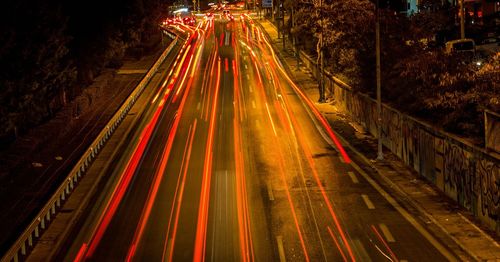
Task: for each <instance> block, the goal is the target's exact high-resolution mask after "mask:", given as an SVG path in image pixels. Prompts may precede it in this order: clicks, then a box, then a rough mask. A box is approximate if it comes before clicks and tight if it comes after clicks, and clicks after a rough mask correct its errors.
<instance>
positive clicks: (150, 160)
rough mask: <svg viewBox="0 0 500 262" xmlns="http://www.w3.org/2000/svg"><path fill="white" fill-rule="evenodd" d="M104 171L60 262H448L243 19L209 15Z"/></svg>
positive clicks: (189, 30)
mask: <svg viewBox="0 0 500 262" xmlns="http://www.w3.org/2000/svg"><path fill="white" fill-rule="evenodd" d="M172 28H173V29H175V30H177V31H178V32H179V33H180V34H181V35H184V36H185V37H186V41H185V44H184V46H183V47H182V49H181V50H180V51H179V53H178V56H177V58H176V62H175V63H174V65H173V67H172V68H171V70H170V72H169V73H168V74H167V77H166V79H165V80H164V81H162V82H161V85H160V86H158V91H157V95H155V96H154V98H153V99H152V100H151V102H150V103H149V104H148V106H147V107H146V108H144V112H143V113H142V115H141V118H140V119H141V120H140V121H138V122H137V126H135V127H134V132H133V135H132V136H130V137H127V138H125V139H127V140H128V143H126V146H125V147H124V148H120V154H117V156H116V158H115V159H110V160H109V161H111V162H112V167H113V168H111V169H110V170H112V171H111V172H112V174H111V179H110V181H109V182H108V183H107V184H106V185H104V186H103V188H102V190H101V192H102V193H101V195H100V196H99V197H98V198H97V200H96V201H95V204H94V205H93V207H92V208H91V210H89V212H88V215H87V218H86V220H85V221H84V223H83V225H82V227H81V228H80V229H79V230H78V233H77V235H76V237H75V238H74V239H73V243H71V245H70V248H69V249H68V250H67V253H66V255H65V259H66V260H68V261H83V260H88V261H125V260H126V261H132V260H134V261H189V260H192V261H202V260H208V261H254V260H255V261H286V260H288V261H356V260H357V261H397V260H401V261H403V260H407V261H446V260H454V259H455V256H454V255H453V254H452V253H451V251H449V250H448V249H447V248H446V247H444V246H443V245H442V244H440V243H439V242H438V241H437V240H436V239H435V238H434V237H433V236H432V235H431V234H429V233H428V231H427V230H426V229H425V227H424V226H422V225H421V224H420V223H419V221H418V219H416V218H414V217H412V216H411V215H410V214H408V212H406V211H405V210H404V209H402V208H401V206H399V204H398V203H397V201H395V200H394V199H393V198H392V197H390V196H389V195H387V194H386V193H385V191H383V189H382V188H380V186H378V185H377V184H376V183H375V182H373V181H372V180H371V179H370V178H369V177H367V176H366V174H363V173H359V172H357V171H356V169H354V168H353V167H352V165H351V162H350V161H351V160H350V159H349V156H348V155H347V154H345V152H344V151H343V149H342V147H341V146H340V145H339V143H338V142H337V141H336V137H335V136H334V134H333V132H332V131H331V129H329V127H328V126H327V125H326V122H325V120H324V118H322V116H321V115H320V114H319V113H318V111H316V110H315V109H314V107H313V106H312V105H313V103H312V102H311V101H309V100H307V98H306V97H305V96H304V95H303V94H302V93H301V91H300V89H299V88H298V87H297V86H296V85H295V84H294V83H293V82H292V80H291V79H290V78H289V77H288V75H287V74H286V71H285V70H284V68H283V66H282V65H281V64H280V62H279V59H278V58H277V56H276V54H275V53H274V51H273V50H272V48H271V46H270V44H269V42H268V40H267V39H266V37H265V34H264V33H263V32H262V30H261V29H260V27H259V26H257V24H256V23H254V21H253V20H252V19H251V18H250V17H249V16H247V15H241V16H240V15H239V14H235V19H234V21H231V19H229V18H228V17H225V16H221V15H220V14H216V15H215V16H214V17H213V18H204V19H200V20H199V24H198V25H197V27H187V26H180V25H178V26H173V27H172Z"/></svg>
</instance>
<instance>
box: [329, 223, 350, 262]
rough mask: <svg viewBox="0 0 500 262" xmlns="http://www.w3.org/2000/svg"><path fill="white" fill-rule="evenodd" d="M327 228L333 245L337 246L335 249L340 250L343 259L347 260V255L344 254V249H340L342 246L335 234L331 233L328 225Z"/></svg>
mask: <svg viewBox="0 0 500 262" xmlns="http://www.w3.org/2000/svg"><path fill="white" fill-rule="evenodd" d="M327 228H328V233H330V236H331V237H332V239H333V242H334V243H335V246H337V249H338V250H339V251H340V255H342V258H343V259H344V261H345V262H347V257H346V256H345V254H344V251H342V248H341V247H340V245H339V242H338V241H337V239H336V238H335V235H333V232H332V229H331V228H330V227H327Z"/></svg>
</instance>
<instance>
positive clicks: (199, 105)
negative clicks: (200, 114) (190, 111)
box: [196, 102, 201, 111]
mask: <svg viewBox="0 0 500 262" xmlns="http://www.w3.org/2000/svg"><path fill="white" fill-rule="evenodd" d="M200 108H201V102H198V105H197V106H196V110H198V111H200Z"/></svg>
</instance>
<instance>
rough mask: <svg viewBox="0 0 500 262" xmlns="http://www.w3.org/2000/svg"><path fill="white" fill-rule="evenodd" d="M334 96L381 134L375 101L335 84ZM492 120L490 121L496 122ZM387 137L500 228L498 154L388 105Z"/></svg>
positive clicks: (453, 195) (384, 118)
mask: <svg viewBox="0 0 500 262" xmlns="http://www.w3.org/2000/svg"><path fill="white" fill-rule="evenodd" d="M311 65H312V64H311ZM327 81H332V82H333V81H334V80H332V79H328V80H327ZM333 94H334V96H335V101H336V106H337V108H338V109H339V110H342V111H344V112H345V113H346V114H349V115H350V117H351V118H352V120H354V121H356V122H358V123H359V124H361V125H363V126H364V127H365V128H366V130H367V131H368V132H369V133H370V134H371V135H373V136H375V137H376V136H377V122H378V121H377V107H376V103H375V101H374V100H372V99H370V98H369V97H368V96H366V95H363V94H359V93H356V92H353V91H352V90H350V89H347V88H344V87H341V86H338V85H333ZM492 122H493V121H490V125H492V126H493V124H491V123H492ZM498 123H499V122H498V121H497V122H495V127H492V128H490V129H491V130H493V131H490V132H488V131H487V137H488V138H489V141H494V142H493V145H494V146H490V147H489V149H491V150H495V149H497V148H498V142H497V141H498V137H500V136H499V135H498V134H499V133H500V132H497V130H498V128H499V127H500V125H498ZM488 135H489V136H488ZM492 137H493V138H492ZM382 138H383V142H384V145H385V146H386V147H387V148H388V149H390V150H391V151H392V152H393V153H394V154H396V155H397V156H398V157H400V159H402V160H403V162H404V163H405V164H406V165H408V166H410V167H411V168H413V169H414V170H416V171H417V172H418V173H419V174H420V175H422V176H425V177H426V178H427V179H428V180H429V181H431V182H433V183H434V184H436V185H437V186H438V187H439V188H440V189H441V190H443V191H444V193H445V194H447V195H448V196H449V197H450V198H452V199H454V200H455V201H456V202H457V203H458V204H459V205H461V206H463V207H465V208H467V209H468V210H470V211H471V212H473V213H474V214H475V215H476V216H478V217H479V218H480V219H481V220H483V221H484V222H486V223H487V224H489V225H490V226H491V228H492V229H495V228H496V229H497V230H498V228H500V161H498V158H495V157H493V156H492V155H491V154H488V153H487V152H484V151H482V150H481V149H479V148H476V147H471V146H469V145H467V144H466V143H464V142H462V141H461V140H460V139H456V138H452V137H450V136H449V135H448V134H446V133H443V132H441V131H439V130H437V129H434V128H432V127H431V126H429V125H426V124H423V123H421V122H419V121H418V120H414V119H412V118H410V117H408V116H406V115H404V114H401V113H399V112H397V111H395V110H393V109H392V108H390V107H388V106H383V111H382ZM487 144H488V143H487ZM490 144H491V143H490ZM473 152H474V153H473Z"/></svg>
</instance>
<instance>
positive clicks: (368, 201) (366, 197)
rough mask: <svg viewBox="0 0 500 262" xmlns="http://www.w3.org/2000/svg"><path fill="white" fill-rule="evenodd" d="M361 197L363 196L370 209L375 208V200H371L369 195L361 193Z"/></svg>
mask: <svg viewBox="0 0 500 262" xmlns="http://www.w3.org/2000/svg"><path fill="white" fill-rule="evenodd" d="M361 197H362V198H363V201H364V202H365V204H366V206H367V207H368V209H375V206H374V205H373V202H372V201H371V200H370V198H369V197H368V196H367V195H361Z"/></svg>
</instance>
